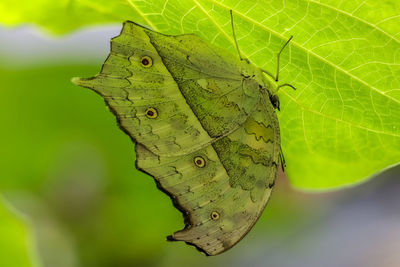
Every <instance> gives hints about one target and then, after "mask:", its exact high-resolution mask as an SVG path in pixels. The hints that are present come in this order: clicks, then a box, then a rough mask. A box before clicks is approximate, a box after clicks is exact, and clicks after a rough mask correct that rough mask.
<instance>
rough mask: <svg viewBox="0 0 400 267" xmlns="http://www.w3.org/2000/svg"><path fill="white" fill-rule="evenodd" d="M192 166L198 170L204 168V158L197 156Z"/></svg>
mask: <svg viewBox="0 0 400 267" xmlns="http://www.w3.org/2000/svg"><path fill="white" fill-rule="evenodd" d="M194 164H195V165H196V166H197V167H199V168H204V167H205V166H206V161H205V160H204V158H202V157H200V156H197V157H195V158H194Z"/></svg>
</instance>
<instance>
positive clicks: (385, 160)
mask: <svg viewBox="0 0 400 267" xmlns="http://www.w3.org/2000/svg"><path fill="white" fill-rule="evenodd" d="M110 3H111V4H110ZM229 9H233V10H234V19H235V27H236V31H237V39H238V43H239V46H240V49H241V51H242V53H243V54H244V55H245V56H247V57H248V58H249V59H250V60H251V61H252V62H253V63H254V64H256V65H257V66H259V67H262V68H264V69H267V70H269V71H270V72H273V73H275V69H276V56H275V55H276V53H277V51H279V49H280V48H281V47H282V45H283V44H284V42H285V41H286V40H287V39H288V38H289V36H290V35H293V36H294V38H293V41H292V42H291V43H290V45H289V48H288V49H286V50H285V51H284V52H283V53H282V57H281V69H280V76H279V77H280V81H281V82H288V83H291V84H293V85H294V86H296V88H297V91H291V90H290V89H287V88H282V89H281V90H280V92H279V96H280V98H281V112H280V113H278V116H279V121H280V126H281V135H282V149H283V152H284V155H285V157H286V162H287V174H288V176H289V179H290V180H291V183H292V184H293V185H294V186H296V187H299V188H306V189H329V188H334V187H339V186H344V185H350V184H354V183H358V182H361V181H362V180H365V179H366V178H367V177H370V176H371V175H373V174H374V173H376V172H378V171H380V170H382V169H384V168H387V167H389V166H392V165H395V164H398V163H399V160H400V89H399V88H400V78H399V77H400V67H399V66H400V64H399V61H400V57H399V56H398V54H399V51H400V41H399V38H400V26H399V25H400V23H399V20H400V17H399V16H398V14H399V13H400V4H398V1H394V0H389V1H385V2H384V3H383V4H382V3H381V2H379V3H378V1H372V0H367V1H361V0H356V1H338V0H329V1H310V0H309V1H306V0H299V1H283V2H282V1H272V0H271V1H263V2H262V3H260V2H256V3H254V2H253V1H236V0H235V1H223V2H221V1H207V0H193V1H179V2H178V1H150V2H144V1H133V0H126V1H112V2H110V1H107V2H106V1H101V2H99V1H90V0H84V1H78V0H76V1H63V2H57V3H56V2H53V1H45V0H43V1H39V2H34V1H30V2H29V1H19V2H15V1H10V0H5V1H4V0H3V1H2V3H1V4H0V15H1V16H0V21H1V22H2V23H4V24H6V25H17V24H20V23H26V22H28V23H35V24H38V25H41V26H42V27H44V28H46V29H47V30H50V31H53V32H65V31H69V30H72V29H75V28H78V27H81V26H84V25H88V24H94V23H102V22H118V23H120V22H122V21H124V20H126V19H129V20H132V21H135V22H139V23H142V24H145V25H148V26H150V27H151V28H153V29H154V30H157V31H160V32H162V33H165V34H179V33H195V34H197V35H199V36H201V37H202V38H204V39H207V40H209V41H210V42H211V43H215V44H216V45H218V46H221V47H224V48H225V49H228V50H230V51H231V52H232V53H235V48H234V45H233V38H232V33H231V32H232V31H231V27H230V20H229V12H228V11H229ZM33 10H36V12H32V11H33Z"/></svg>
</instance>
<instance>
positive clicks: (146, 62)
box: [140, 56, 153, 68]
mask: <svg viewBox="0 0 400 267" xmlns="http://www.w3.org/2000/svg"><path fill="white" fill-rule="evenodd" d="M140 63H141V64H142V66H143V67H145V68H149V67H151V66H152V65H153V60H152V59H151V57H149V56H144V57H142V59H141V60H140Z"/></svg>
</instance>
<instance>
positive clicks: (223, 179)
mask: <svg viewBox="0 0 400 267" xmlns="http://www.w3.org/2000/svg"><path fill="white" fill-rule="evenodd" d="M266 97H267V96H266ZM263 101H264V100H260V103H259V104H258V105H257V108H256V110H255V111H254V112H253V114H252V115H251V116H250V117H249V118H248V119H247V120H246V122H245V123H244V125H243V127H240V128H239V129H237V130H236V131H235V132H233V133H231V134H229V135H228V136H226V137H224V138H221V139H219V140H218V141H216V142H215V143H213V144H211V145H209V146H207V147H205V148H203V149H201V150H198V151H195V152H193V153H190V154H187V155H185V156H182V157H158V156H157V155H155V154H153V153H151V152H150V151H148V150H147V149H146V148H145V147H143V146H140V145H137V146H136V152H137V167H138V168H139V169H141V170H144V171H145V172H147V173H148V174H150V175H152V176H153V177H154V179H155V181H156V183H157V185H158V186H159V188H161V189H162V190H163V191H164V192H166V193H167V194H168V195H170V197H171V198H172V200H173V202H174V204H175V206H176V207H177V208H178V209H180V210H181V211H182V212H183V214H184V217H185V228H184V229H183V230H181V231H178V232H176V233H174V234H173V235H172V236H171V237H170V238H169V239H170V240H181V241H185V242H187V243H189V244H192V245H194V246H196V247H197V248H198V249H200V250H201V251H204V252H205V253H206V254H207V255H216V254H219V253H221V252H224V251H226V250H227V249H229V248H231V247H232V246H233V245H234V244H236V243H237V242H239V241H240V240H241V239H242V238H243V237H244V236H245V235H246V234H247V232H248V231H249V230H250V229H251V228H252V227H253V225H254V224H255V222H256V221H257V220H258V218H259V217H260V216H261V213H262V211H263V210H264V207H265V205H266V203H267V201H268V198H269V196H270V193H271V190H272V187H273V184H274V180H275V177H276V174H277V166H278V164H279V153H280V136H279V127H278V120H277V118H276V114H275V113H274V110H273V107H272V105H271V103H269V102H268V103H263ZM196 158H202V159H204V163H205V164H204V166H202V167H199V166H198V165H197V164H196V162H195V159H196Z"/></svg>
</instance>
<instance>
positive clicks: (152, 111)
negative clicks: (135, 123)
mask: <svg viewBox="0 0 400 267" xmlns="http://www.w3.org/2000/svg"><path fill="white" fill-rule="evenodd" d="M146 117H147V118H149V119H155V118H157V117H158V112H157V110H156V109H155V108H148V109H146Z"/></svg>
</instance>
